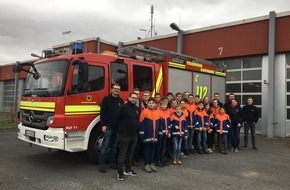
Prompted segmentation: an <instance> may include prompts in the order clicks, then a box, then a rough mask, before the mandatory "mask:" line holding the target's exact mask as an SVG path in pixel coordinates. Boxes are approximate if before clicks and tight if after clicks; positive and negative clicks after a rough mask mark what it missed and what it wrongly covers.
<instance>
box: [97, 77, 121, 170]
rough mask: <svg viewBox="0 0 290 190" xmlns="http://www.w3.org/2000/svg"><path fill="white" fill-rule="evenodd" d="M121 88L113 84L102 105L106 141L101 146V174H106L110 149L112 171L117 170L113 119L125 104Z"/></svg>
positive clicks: (99, 162)
mask: <svg viewBox="0 0 290 190" xmlns="http://www.w3.org/2000/svg"><path fill="white" fill-rule="evenodd" d="M120 90H121V87H120V85H119V84H116V83H114V84H112V86H111V94H110V95H108V96H106V97H104V98H103V101H102V104H101V112H100V117H101V126H102V131H103V132H104V139H103V142H102V145H101V150H100V155H99V160H98V164H99V170H100V172H101V173H106V170H105V166H104V165H105V157H106V154H107V149H108V148H110V149H111V151H110V167H111V168H112V169H115V168H116V161H117V158H116V150H117V143H118V142H117V131H116V129H115V128H114V126H113V119H114V116H115V113H116V111H117V110H118V109H119V108H120V107H121V106H122V105H123V104H124V102H123V99H122V98H120V96H119V93H120Z"/></svg>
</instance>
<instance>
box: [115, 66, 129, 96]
mask: <svg viewBox="0 0 290 190" xmlns="http://www.w3.org/2000/svg"><path fill="white" fill-rule="evenodd" d="M111 78H112V83H118V84H119V85H120V86H121V90H122V91H127V90H128V67H127V65H126V64H123V63H111Z"/></svg>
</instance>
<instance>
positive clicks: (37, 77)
mask: <svg viewBox="0 0 290 190" xmlns="http://www.w3.org/2000/svg"><path fill="white" fill-rule="evenodd" d="M40 77H41V75H40V73H39V72H35V73H33V78H34V79H35V80H38V79H39V78H40Z"/></svg>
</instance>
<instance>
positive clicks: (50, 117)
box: [46, 116, 53, 125]
mask: <svg viewBox="0 0 290 190" xmlns="http://www.w3.org/2000/svg"><path fill="white" fill-rule="evenodd" d="M52 123H53V116H49V117H48V118H47V121H46V124H48V125H50V124H52Z"/></svg>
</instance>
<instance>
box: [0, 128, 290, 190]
mask: <svg viewBox="0 0 290 190" xmlns="http://www.w3.org/2000/svg"><path fill="white" fill-rule="evenodd" d="M242 143H243V140H242ZM257 146H258V148H259V149H260V150H259V151H255V150H252V149H248V150H241V151H240V152H239V153H229V154H228V155H223V154H219V153H212V154H210V155H196V154H194V155H190V156H189V157H187V158H183V159H182V162H183V163H182V165H181V166H173V165H170V166H168V167H164V168H158V171H157V172H156V173H146V172H145V171H144V170H143V166H142V165H140V166H137V167H133V169H134V170H135V171H136V172H137V173H138V174H139V175H138V176H137V177H131V176H129V177H128V176H125V180H124V181H118V180H117V179H116V174H117V173H116V171H114V170H112V169H109V170H108V171H107V173H105V174H101V173H99V171H98V166H97V165H92V164H90V163H88V161H87V160H86V159H85V157H84V154H83V153H68V152H62V151H56V150H53V151H51V152H48V150H47V149H46V148H43V147H38V146H32V147H29V146H28V144H27V143H24V142H22V141H20V140H18V139H17V130H16V129H10V130H0V190H18V189H19V190H20V189H21V190H23V189H24V190H26V189H29V190H30V189H34V190H38V189H49V190H53V189H58V190H62V189H70V190H71V189H94V190H96V189H112V190H114V189H126V190H139V189H140V190H141V189H142V190H143V189H146V190H147V189H148V190H153V189H166V190H169V189H178V190H183V189H190V190H191V189H215V190H219V189H220V190H225V189H249V190H251V189H253V190H257V189H263V190H266V189H271V190H273V189H281V190H282V189H285V190H286V189H287V190H289V189H290V139H280V138H274V139H267V138H265V137H262V136H257Z"/></svg>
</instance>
